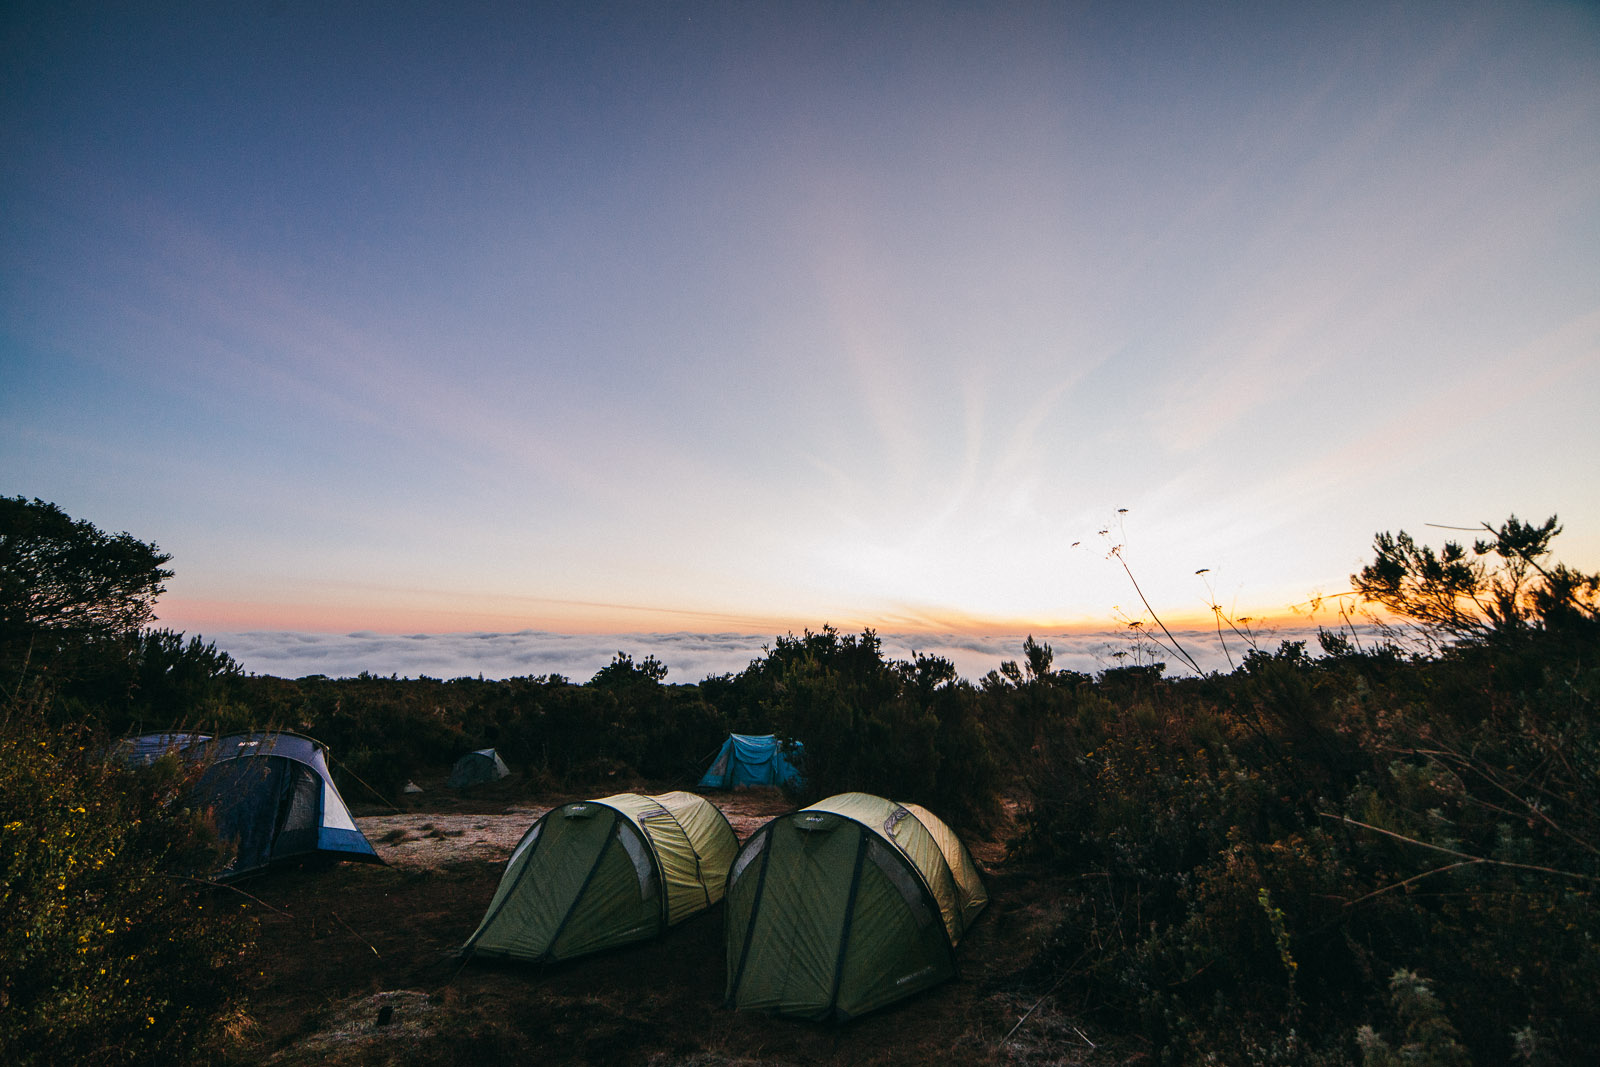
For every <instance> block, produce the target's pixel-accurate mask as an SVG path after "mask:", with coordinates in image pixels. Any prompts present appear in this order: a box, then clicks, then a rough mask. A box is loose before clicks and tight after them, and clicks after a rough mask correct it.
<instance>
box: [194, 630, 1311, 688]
mask: <svg viewBox="0 0 1600 1067" xmlns="http://www.w3.org/2000/svg"><path fill="white" fill-rule="evenodd" d="M1027 636H1028V635H1026V634H1000V635H992V636H973V635H969V634H892V633H880V634H878V638H879V640H880V641H881V642H882V646H883V654H884V657H885V658H886V659H891V660H909V659H911V658H912V655H913V654H914V653H921V654H923V655H933V656H943V657H944V658H945V659H948V660H950V661H951V662H952V663H954V664H955V667H956V672H957V673H958V674H960V675H961V677H963V678H966V679H968V680H969V681H974V682H976V681H977V680H978V679H980V678H982V677H983V676H984V675H985V674H988V673H989V672H990V671H992V670H996V669H998V668H999V666H1000V664H1001V663H1002V662H1003V661H1005V660H1015V661H1017V662H1018V663H1021V662H1023V661H1024V659H1025V657H1024V655H1023V651H1022V644H1023V641H1024V640H1025V639H1026V637H1027ZM1033 636H1034V639H1035V640H1036V641H1039V642H1041V643H1044V644H1048V645H1049V646H1050V647H1051V649H1052V650H1053V651H1054V653H1055V659H1054V666H1055V667H1056V668H1057V669H1069V670H1075V671H1083V672H1085V673H1088V674H1093V673H1096V672H1098V671H1102V670H1105V669H1106V668H1108V667H1116V666H1123V665H1127V664H1134V663H1148V662H1150V661H1151V660H1159V661H1162V662H1165V663H1166V664H1167V668H1168V673H1169V674H1174V675H1176V674H1186V673H1187V674H1192V673H1193V671H1192V670H1188V669H1186V668H1185V667H1184V665H1183V663H1182V661H1181V660H1180V659H1179V658H1178V657H1177V656H1175V655H1174V654H1172V652H1170V651H1168V650H1164V649H1162V648H1160V647H1157V646H1155V645H1153V643H1152V642H1151V641H1150V640H1148V639H1145V640H1143V641H1142V642H1137V643H1136V641H1135V638H1133V637H1132V636H1130V633H1129V631H1127V630H1116V631H1109V630H1108V631H1103V632H1096V633H1081V632H1075V633H1045V632H1040V633H1036V634H1034V635H1033ZM1174 636H1175V637H1176V638H1177V640H1178V641H1179V643H1180V644H1181V645H1182V646H1183V648H1184V649H1185V650H1186V651H1187V652H1188V653H1189V654H1190V655H1191V656H1193V657H1194V658H1195V660H1196V661H1197V662H1198V663H1199V664H1200V666H1201V668H1202V669H1203V670H1205V671H1208V672H1209V671H1228V670H1230V669H1231V667H1232V666H1234V665H1237V664H1238V662H1239V661H1240V659H1241V657H1242V656H1243V654H1244V653H1245V652H1246V651H1248V649H1249V647H1250V646H1249V645H1248V644H1246V643H1245V642H1244V640H1243V639H1241V638H1239V637H1237V636H1234V635H1228V640H1227V641H1226V642H1225V643H1224V642H1222V641H1220V640H1219V639H1218V637H1217V634H1216V633H1215V632H1214V631H1209V630H1187V631H1177V632H1176V633H1175V634H1174ZM1255 636H1256V643H1257V646H1258V647H1259V648H1261V649H1262V650H1264V651H1273V650H1275V649H1277V647H1278V644H1279V642H1281V641H1305V642H1306V644H1307V648H1308V650H1309V651H1310V652H1312V653H1313V654H1316V653H1317V652H1318V651H1319V648H1318V645H1317V640H1316V638H1317V628H1316V627H1315V626H1311V627H1300V628H1292V629H1291V628H1280V629H1276V630H1273V631H1270V632H1268V633H1265V634H1258V635H1255ZM205 640H206V641H209V642H215V644H216V646H217V648H219V649H221V650H223V651H225V652H227V653H228V654H229V655H231V656H232V657H233V658H234V659H235V660H236V661H237V662H238V663H239V664H240V666H242V667H243V668H244V669H245V670H246V671H248V672H250V673H252V674H263V675H273V676H276V677H279V678H302V677H305V676H306V675H312V674H323V675H327V676H328V677H330V678H350V677H354V676H356V675H358V674H361V673H363V672H366V673H369V674H375V675H380V676H382V677H389V676H390V675H398V676H400V677H402V678H414V677H421V676H427V677H430V678H446V679H448V678H463V677H473V678H476V677H479V676H482V677H483V678H488V679H500V678H515V677H526V676H530V675H552V674H558V675H561V676H562V677H565V678H567V679H569V680H571V681H574V682H586V681H588V680H589V679H590V678H592V677H594V675H595V672H597V671H599V670H600V669H601V668H602V667H604V666H606V665H607V664H608V663H610V662H611V661H612V659H613V658H614V657H615V656H616V655H617V654H618V653H619V652H621V653H626V654H627V655H629V656H632V657H633V659H634V661H635V662H639V661H642V660H644V659H645V657H647V656H654V657H655V658H656V659H657V660H659V661H660V662H662V663H664V664H666V666H667V681H668V682H670V683H688V682H698V681H701V680H702V679H705V678H708V677H714V676H718V675H723V674H736V673H738V672H739V671H742V670H744V669H745V668H746V667H748V666H749V665H750V662H751V661H752V660H756V659H760V658H762V657H763V656H765V655H766V650H767V649H768V648H770V647H772V646H773V645H775V644H776V643H777V638H776V637H775V636H774V635H771V634H738V633H715V634H703V633H664V634H656V633H613V634H566V633H550V632H547V631H542V630H523V631H520V632H517V633H459V634H380V633H371V632H358V633H349V634H325V633H304V632H289V631H262V630H257V631H250V632H247V633H220V634H206V635H205ZM1118 653H1121V655H1118Z"/></svg>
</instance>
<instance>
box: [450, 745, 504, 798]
mask: <svg viewBox="0 0 1600 1067" xmlns="http://www.w3.org/2000/svg"><path fill="white" fill-rule="evenodd" d="M510 773H511V768H509V767H507V766H506V761H505V760H503V759H501V758H500V753H498V752H496V751H495V750H494V749H492V748H480V749H478V751H476V752H468V753H467V754H466V755H465V756H462V757H461V758H460V759H458V760H456V765H455V767H453V768H452V769H451V771H450V780H449V781H448V782H446V783H445V785H447V786H449V787H450V788H451V789H466V788H468V787H470V786H474V785H482V784H483V783H484V782H498V781H499V780H500V779H502V778H504V777H505V776H506V775H508V774H510Z"/></svg>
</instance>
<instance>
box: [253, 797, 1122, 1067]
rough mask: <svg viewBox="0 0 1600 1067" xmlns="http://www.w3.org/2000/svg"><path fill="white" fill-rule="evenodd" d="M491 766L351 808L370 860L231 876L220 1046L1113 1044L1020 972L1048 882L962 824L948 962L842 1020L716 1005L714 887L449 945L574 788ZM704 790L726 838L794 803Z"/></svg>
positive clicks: (818, 1053) (1045, 917)
mask: <svg viewBox="0 0 1600 1067" xmlns="http://www.w3.org/2000/svg"><path fill="white" fill-rule="evenodd" d="M503 786H504V783H501V784H500V785H497V786H491V787H486V788H485V789H484V790H482V791H481V792H478V793H476V794H467V795H465V796H462V795H456V794H451V793H449V792H447V791H444V790H442V789H440V790H432V791H430V792H427V793H423V794H415V795H412V796H410V797H408V798H406V800H405V801H404V802H403V803H405V805H406V807H407V810H404V811H398V812H396V811H383V810H379V809H373V810H371V811H362V810H361V809H357V811H356V821H357V823H358V825H360V827H361V829H362V830H363V832H364V833H365V834H366V835H367V837H368V839H369V840H371V841H372V843H373V846H374V847H375V848H376V849H377V850H378V852H379V854H380V855H381V856H382V857H383V859H384V860H385V862H386V864H387V865H386V866H377V865H373V864H356V863H340V864H333V865H331V866H319V867H306V868H288V869H284V870H279V871H274V872H271V873H269V874H267V875H265V876H263V877H261V878H258V879H255V880H253V881H250V882H247V883H245V884H244V885H242V886H240V887H239V891H240V892H242V893H244V894H248V896H247V897H242V898H240V899H242V900H243V901H244V903H245V906H246V907H247V908H248V909H249V911H250V912H251V913H252V914H253V915H254V916H255V917H256V918H257V919H258V921H259V929H258V951H257V953H256V954H255V960H256V966H255V970H256V971H257V973H256V975H255V976H254V979H253V983H252V985H253V988H252V989H251V992H250V996H249V1006H248V1013H249V1016H250V1019H251V1023H250V1025H249V1026H248V1027H247V1028H246V1031H245V1036H244V1039H243V1041H242V1042H241V1044H240V1046H239V1048H238V1052H237V1055H236V1056H235V1057H234V1058H235V1060H236V1061H237V1062H239V1063H250V1064H255V1063H263V1064H281V1065H285V1067H288V1065H309V1064H362V1065H365V1064H407V1065H411V1064H419V1065H420V1064H474V1065H477V1064H497V1063H517V1064H530V1063H537V1064H550V1065H558V1067H560V1065H589V1064H593V1065H612V1064H616V1065H640V1067H746V1065H754V1064H771V1065H776V1067H821V1065H841V1067H842V1065H846V1064H881V1065H890V1064H922V1063H938V1062H943V1063H973V1064H1038V1065H1043V1064H1091V1063H1093V1064H1111V1063H1121V1062H1126V1057H1125V1056H1116V1057H1114V1056H1113V1055H1112V1053H1111V1050H1110V1049H1109V1048H1108V1047H1107V1045H1106V1043H1105V1042H1104V1041H1103V1040H1102V1038H1101V1037H1100V1036H1097V1035H1095V1034H1094V1033H1090V1032H1086V1031H1085V1030H1083V1029H1080V1028H1079V1027H1080V1025H1081V1024H1080V1023H1079V1022H1078V1021H1077V1020H1075V1019H1074V1018H1072V1017H1071V1016H1070V1015H1069V1014H1068V1013H1067V1012H1066V1011H1065V1009H1064V1007H1063V1006H1062V1005H1060V1004H1057V1003H1056V1002H1055V1001H1054V999H1053V998H1052V997H1050V996H1048V995H1047V996H1044V997H1043V998H1042V999H1041V998H1040V995H1039V993H1038V992H1033V991H1029V992H1024V991H1023V990H1024V988H1025V987H1024V985H1023V984H1022V983H1021V982H1020V981H1019V979H1018V971H1019V968H1020V967H1021V966H1022V965H1023V964H1024V963H1025V962H1026V960H1027V958H1028V957H1029V956H1031V955H1032V952H1033V950H1034V949H1035V948H1036V947H1037V944H1038V939H1039V938H1041V937H1043V936H1046V935H1047V934H1048V932H1049V930H1050V929H1051V927H1052V926H1053V924H1054V916H1055V912H1054V910H1053V898H1054V894H1053V893H1052V892H1051V890H1050V887H1049V884H1048V883H1047V882H1046V881H1044V880H1042V879H1039V878H1037V877H1033V876H1032V875H1031V874H1030V872H1028V871H1026V870H1017V869H1010V868H1008V867H1007V866H1006V865H1005V864H1004V863H1003V862H1002V859H1003V855H1004V847H1003V835H999V834H997V835H995V836H996V840H994V841H971V842H969V846H970V847H971V849H972V851H973V853H974V857H975V858H976V859H977V860H978V861H979V863H980V865H982V866H983V867H984V870H985V880H986V883H987V886H988V889H989V893H990V900H991V903H990V906H989V908H988V910H987V911H986V912H985V914H984V916H983V917H982V918H981V919H980V920H979V921H978V923H977V924H976V925H975V926H974V927H973V929H972V930H971V931H970V932H969V934H968V937H967V939H966V940H965V941H964V942H963V943H962V945H961V946H960V949H959V952H958V955H959V959H960V963H961V968H962V975H961V977H960V978H959V979H958V980H956V981H952V982H948V983H946V984H944V985H943V986H940V987H937V988H935V989H933V990H930V991H928V992H926V993H923V994H921V995H919V996H917V997H914V998H911V999H910V1000H907V1001H905V1002H903V1003H902V1004H900V1005H897V1006H894V1007H892V1008H889V1009H886V1010H883V1011H879V1012H876V1013H873V1014H870V1015H867V1016H865V1017H863V1018H860V1019H857V1020H854V1021H852V1022H850V1023H848V1024H845V1025H842V1026H838V1025H831V1024H830V1025H822V1024H814V1023H805V1022H798V1021H794V1020H789V1019H783V1018H778V1017H773V1016H769V1015H765V1014H760V1013H750V1012H735V1011H731V1010H728V1009H727V1008H724V1007H723V1006H722V997H723V987H724V979H725V976H724V973H723V970H724V965H723V949H722V909H721V907H720V906H718V907H715V908H713V909H711V910H710V911H708V912H706V913H703V914H701V915H699V916H696V917H695V918H692V919H690V920H689V921H687V922H685V923H683V924H681V925H679V926H677V927H674V928H672V929H671V930H669V931H668V932H667V934H666V935H665V936H663V937H662V938H660V939H659V940H656V941H653V942H648V943H645V944H641V945H635V946H629V947H626V948H623V949H618V950H616V951H613V952H606V953H600V954H597V955H595V956H590V957H586V958H584V959H580V960H574V961H571V962H570V963H566V964H561V965H556V966H549V967H532V966H526V965H515V964H491V963H485V962H481V961H472V962H464V961H463V959H462V958H461V957H460V955H459V953H458V949H459V948H460V946H461V945H462V943H463V942H464V941H465V940H466V938H467V937H468V935H470V934H471V932H472V930H473V929H474V928H475V927H476V926H477V923H478V921H479V919H481V918H482V916H483V913H484V910H485V909H486V908H487V907H488V904H489V899H490V897H492V896H493V894H494V890H495V886H496V885H497V884H498V882H499V879H500V874H501V871H502V869H503V867H504V865H505V861H506V859H507V858H508V857H509V855H510V853H511V850H512V848H513V847H514V846H515V845H516V843H517V841H518V840H519V839H520V838H521V836H522V834H523V832H524V831H526V830H527V828H528V827H529V826H531V825H532V824H533V822H534V820H536V819H537V818H538V817H539V815H540V814H542V813H543V812H544V811H547V810H549V808H551V807H554V806H557V805H559V804H563V803H566V802H567V801H568V800H571V799H582V798H578V797H568V796H540V797H527V796H521V795H518V794H517V793H516V791H515V788H514V787H504V788H502V787H503ZM641 791H652V790H649V789H648V788H644V787H641ZM593 795H600V794H593ZM709 799H711V800H712V801H713V802H715V803H716V804H717V805H718V807H719V808H721V809H722V811H723V812H724V814H726V815H727V816H728V818H729V821H730V823H732V824H733V827H734V830H735V832H736V833H737V834H738V835H739V838H740V840H741V841H743V840H744V839H745V838H747V837H748V836H749V835H750V833H752V832H753V831H754V830H755V829H757V828H758V827H760V826H761V825H762V824H763V823H765V822H766V821H767V820H768V819H770V818H772V817H773V816H776V815H779V814H782V813H783V812H786V811H789V810H791V809H792V807H793V805H792V804H790V803H789V802H788V801H787V800H786V799H785V798H784V797H783V796H782V795H781V794H779V793H777V792H775V791H764V790H754V791H749V792H739V793H732V794H711V795H709Z"/></svg>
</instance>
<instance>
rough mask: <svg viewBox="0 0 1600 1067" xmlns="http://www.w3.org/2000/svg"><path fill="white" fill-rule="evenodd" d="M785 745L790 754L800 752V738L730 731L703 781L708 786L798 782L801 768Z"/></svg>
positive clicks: (779, 784)
mask: <svg viewBox="0 0 1600 1067" xmlns="http://www.w3.org/2000/svg"><path fill="white" fill-rule="evenodd" d="M785 748H787V749H788V750H789V753H790V754H793V755H795V756H798V755H799V754H800V745H799V743H798V742H793V741H791V742H789V743H788V744H785V743H783V742H780V741H779V740H778V739H777V738H776V737H774V736H773V735H772V734H763V735H760V736H757V735H754V734H729V735H728V739H727V740H726V741H724V742H723V743H722V749H721V751H719V752H718V753H717V758H716V759H714V760H712V761H711V768H710V769H709V770H708V771H706V773H705V775H704V776H703V777H702V778H701V779H700V785H701V787H703V788H706V789H744V788H748V787H751V786H798V785H799V784H800V771H799V769H798V768H797V767H795V765H794V764H793V763H791V762H790V761H789V757H788V755H786V754H785V751H784V750H785Z"/></svg>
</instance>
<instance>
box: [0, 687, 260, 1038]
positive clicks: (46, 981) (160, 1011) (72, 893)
mask: <svg viewBox="0 0 1600 1067" xmlns="http://www.w3.org/2000/svg"><path fill="white" fill-rule="evenodd" d="M0 716H3V718H0V914H4V915H5V921H4V922H3V923H0V1019H4V1025H3V1026H0V1062H4V1063H7V1064H15V1065H21V1064H32V1063H41V1064H45V1063H49V1064H59V1063H92V1064H115V1063H130V1064H131V1063H140V1064H150V1063H180V1062H182V1063H190V1062H195V1060H196V1059H197V1058H201V1053H202V1052H203V1050H204V1047H205V1044H206V1042H207V1040H208V1039H209V1038H210V1037H211V1035H212V1033H213V1031H214V1029H215V1026H216V1020H217V1019H218V1018H219V1017H220V1016H222V1015H223V1014H224V1013H225V1012H227V1011H228V1010H230V1009H231V1008H232V1006H233V1000H234V996H235V992H234V991H235V990H236V988H237V983H236V981H235V979H236V978H237V976H238V975H239V973H240V967H241V965H242V962H243V953H244V951H245V949H246V947H247V944H248V936H247V932H248V931H247V927H246V924H245V922H244V921H243V920H242V919H241V918H240V917H239V916H238V914H237V911H236V910H235V909H233V908H232V907H230V906H227V905H226V903H225V902H222V903H224V906H222V907H217V906H213V907H210V908H204V910H202V908H203V903H204V897H205V895H206V894H207V893H209V892H211V890H210V889H209V888H208V887H206V886H204V885H202V884H200V883H199V882H197V881H196V880H195V879H193V878H191V877H190V876H189V873H188V872H190V871H191V870H205V869H208V867H207V863H206V858H207V855H208V852H209V848H210V845H209V843H208V840H207V836H206V834H205V831H204V827H203V825H202V824H201V823H200V822H199V821H198V819H197V818H196V817H195V816H194V815H192V814H191V813H190V812H189V811H188V809H187V808H186V807H185V806H184V804H183V800H182V798H183V796H184V794H185V792H186V788H187V784H188V783H187V782H186V780H185V773H186V772H185V771H184V769H183V768H181V767H179V766H178V764H177V761H176V760H175V759H173V760H168V761H162V762H160V763H158V764H157V765H156V766H154V767H151V768H147V769H142V770H139V771H133V770H129V769H127V768H124V767H122V766H120V765H117V764H115V763H112V762H109V761H106V760H105V759H103V758H102V757H101V753H102V752H103V751H104V746H102V745H98V744H94V743H91V739H89V738H88V737H87V736H86V735H84V734H83V733H82V732H66V733H60V732H52V731H48V730H47V729H46V728H45V727H43V726H42V725H41V724H40V722H39V717H36V716H30V715H28V714H26V713H25V712H22V711H18V710H16V709H12V710H11V711H10V712H0Z"/></svg>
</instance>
